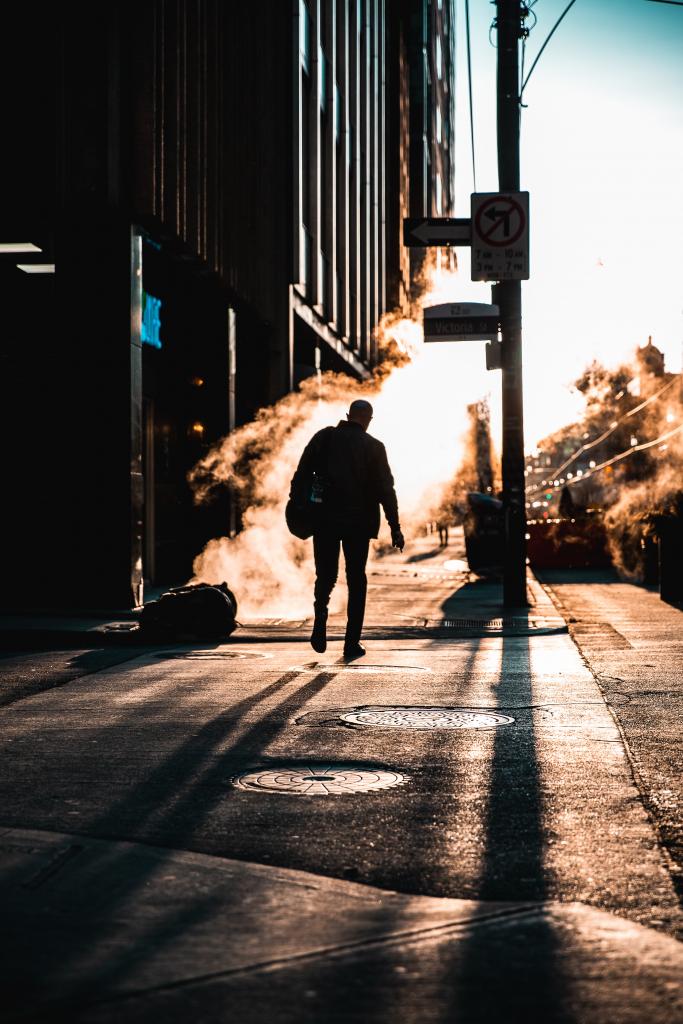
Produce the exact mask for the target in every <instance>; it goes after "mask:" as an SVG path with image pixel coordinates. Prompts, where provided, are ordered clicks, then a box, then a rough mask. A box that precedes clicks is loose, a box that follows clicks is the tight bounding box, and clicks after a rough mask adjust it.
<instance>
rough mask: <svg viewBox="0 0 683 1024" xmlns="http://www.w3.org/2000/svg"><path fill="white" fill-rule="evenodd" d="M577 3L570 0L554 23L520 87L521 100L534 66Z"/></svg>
mask: <svg viewBox="0 0 683 1024" xmlns="http://www.w3.org/2000/svg"><path fill="white" fill-rule="evenodd" d="M575 3H576V0H570V2H569V3H568V4H567V6H566V7H565V9H564V10H563V11H562V14H561V15H560V16H559V18H558V19H557V21H556V22H555V24H554V25H553V27H552V29H551V30H550V33H549V35H548V36H547V38H546V40H545V42H544V43H543V46H542V47H541V49H540V50H539V51H538V53H537V54H536V60H535V61H534V62H533V64H532V65H531V67H530V68H529V74H528V75H527V76H526V78H525V79H524V81H523V82H522V88H521V89H520V92H519V98H520V100H521V98H522V93H523V92H524V90H525V88H526V84H527V82H528V81H529V79H530V78H531V76H532V74H533V72H534V68H535V67H536V65H537V64H538V62H539V60H540V59H541V54H542V53H543V51H544V50H545V48H546V46H547V45H548V43H549V42H550V40H551V39H552V37H553V36H554V35H555V32H556V31H557V29H558V28H559V27H560V23H561V22H562V21H563V19H564V18H565V17H566V15H567V14H569V12H570V10H571V9H572V7H573V6H574V4H575Z"/></svg>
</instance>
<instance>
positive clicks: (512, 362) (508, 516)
mask: <svg viewBox="0 0 683 1024" xmlns="http://www.w3.org/2000/svg"><path fill="white" fill-rule="evenodd" d="M496 8H497V26H498V81H497V95H498V103H497V106H498V110H497V113H498V189H499V191H500V192H519V187H520V185H519V113H520V107H519V66H518V52H519V39H520V36H521V32H522V4H521V3H520V0H496ZM496 302H497V304H498V305H499V306H500V319H501V329H502V336H503V346H502V363H503V366H502V369H503V382H502V383H503V459H502V462H503V466H502V469H503V506H504V515H505V565H504V569H503V601H504V604H505V605H506V607H523V606H525V605H526V604H527V603H528V602H527V592H526V539H525V535H526V507H525V493H524V479H525V478H524V407H523V396H522V285H521V282H520V281H501V282H499V283H498V284H497V285H496Z"/></svg>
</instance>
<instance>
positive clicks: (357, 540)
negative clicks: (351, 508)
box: [313, 528, 370, 645]
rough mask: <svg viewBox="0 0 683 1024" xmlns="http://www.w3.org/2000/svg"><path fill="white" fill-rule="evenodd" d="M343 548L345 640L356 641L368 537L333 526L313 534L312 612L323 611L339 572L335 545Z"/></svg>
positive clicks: (361, 616) (360, 623) (364, 588)
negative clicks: (313, 602)
mask: <svg viewBox="0 0 683 1024" xmlns="http://www.w3.org/2000/svg"><path fill="white" fill-rule="evenodd" d="M340 544H341V546H342V548H343V549H344V561H345V563H346V582H347V584H348V588H349V603H348V605H347V610H346V619H347V621H346V640H345V643H346V644H349V645H352V644H357V643H358V641H359V640H360V635H361V631H362V629H363V619H364V617H365V595H366V592H367V588H368V581H367V578H366V576H365V566H366V563H367V560H368V549H369V547H370V538H369V537H367V536H364V535H363V534H357V533H341V532H340V531H338V530H335V529H333V528H328V529H325V530H321V531H319V532H316V533H314V534H313V554H314V556H315V590H314V597H315V612H316V615H318V614H320V613H322V612H326V611H327V605H328V603H329V600H330V594H331V593H332V590H333V588H334V585H335V583H336V582H337V574H338V572H339V545H340Z"/></svg>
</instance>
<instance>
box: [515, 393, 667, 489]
mask: <svg viewBox="0 0 683 1024" xmlns="http://www.w3.org/2000/svg"><path fill="white" fill-rule="evenodd" d="M677 381H678V376H674V377H672V378H671V380H670V381H669V382H668V384H665V385H664V387H663V388H660V389H659V391H657V392H655V394H654V395H650V397H649V398H646V399H645V401H644V402H641V403H640V405H636V406H634V407H633V409H629V410H628V412H626V413H624V415H623V416H620V417H619V419H617V420H615V421H614V422H613V423H610V425H609V427H608V428H607V430H605V431H604V432H603V433H602V434H600V436H599V437H596V438H594V439H593V440H592V441H588V443H587V444H582V445H581V447H580V448H577V450H576V451H575V452H574V454H573V455H570V456H569V458H568V459H566V460H565V462H563V463H562V465H561V466H558V468H557V469H550V470H549V471H548V474H547V475H548V476H549V477H553V478H554V477H557V476H559V475H560V474H561V473H563V472H564V470H565V469H566V468H567V466H571V464H572V462H574V461H575V460H576V459H578V457H579V455H583V454H584V453H585V452H587V451H590V449H591V448H595V446H596V444H600V443H601V442H602V441H604V440H605V438H607V437H609V436H610V434H613V433H614V431H615V430H616V429H617V427H619V426H620V425H621V424H622V423H623V422H624V420H627V419H629V417H631V416H635V414H636V413H637V412H640V410H641V409H644V408H645V407H646V406H647V405H650V403H651V402H655V401H656V400H657V399H658V398H661V396H662V395H663V394H664V392H665V391H668V390H669V388H670V387H673V385H674V384H675V383H676V382H677ZM585 476H586V474H585V473H584V476H583V479H585ZM543 490H545V488H543V487H537V488H536V491H534V492H533V494H537V493H538V494H540V493H541V492H542V491H543ZM533 494H532V495H530V497H533Z"/></svg>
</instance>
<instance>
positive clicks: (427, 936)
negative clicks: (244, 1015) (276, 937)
mask: <svg viewBox="0 0 683 1024" xmlns="http://www.w3.org/2000/svg"><path fill="white" fill-rule="evenodd" d="M545 909H546V905H545V904H544V903H532V904H523V905H522V906H514V907H503V908H499V909H497V910H495V911H491V913H489V914H482V915H481V916H478V917H471V918H467V919H465V920H463V921H449V922H447V923H446V924H440V925H435V926H434V927H432V928H415V929H407V930H406V931H401V932H393V933H391V934H389V935H380V936H376V937H374V938H369V939H360V940H358V941H356V942H343V943H339V944H338V945H331V946H322V947H320V948H319V949H312V950H309V951H307V952H305V953H293V954H291V955H289V956H283V957H274V958H273V959H271V960H263V961H259V962H257V963H253V964H246V965H244V966H242V967H233V968H225V969H223V970H219V971H209V972H207V973H206V974H200V975H196V976H194V977H192V978H180V979H178V980H177V981H172V982H166V983H164V984H161V985H152V986H149V987H145V988H140V989H133V990H130V991H128V992H120V993H114V994H112V995H111V996H109V997H105V998H103V999H97V1000H93V1001H88V1002H87V1003H81V1002H79V1003H78V1004H75V1003H74V1002H73V1001H70V1002H69V1003H68V1004H66V1005H69V1006H76V1005H77V1006H78V1008H79V1009H85V1008H87V1007H94V1006H105V1005H111V1004H112V1003H120V1002H124V1001H125V1000H129V999H135V998H138V997H140V996H148V995H151V994H153V993H155V992H168V991H174V990H177V989H181V988H189V987H191V986H194V985H205V984H207V983H208V982H212V981H217V980H219V979H221V978H226V979H227V978H235V977H243V976H245V975H250V974H258V973H260V972H264V973H267V972H271V971H278V970H283V969H287V968H288V967H298V966H300V965H302V966H303V965H306V964H309V963H314V962H315V961H317V960H324V959H326V958H333V959H337V958H339V959H341V958H344V957H347V956H351V957H352V956H355V955H356V954H358V953H364V952H370V951H372V950H376V949H392V948H395V947H397V946H402V945H406V944H407V943H410V944H416V943H420V944H421V943H424V942H437V941H439V940H441V939H446V938H448V937H449V936H451V935H458V934H462V933H468V932H471V931H475V930H478V929H480V928H488V927H490V926H492V925H493V926H495V925H496V924H499V923H505V922H507V921H508V920H510V919H513V920H514V921H515V922H516V921H519V920H529V919H533V918H534V917H538V916H539V915H542V914H543V913H544V912H545Z"/></svg>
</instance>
